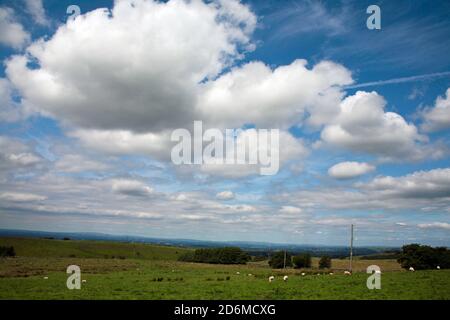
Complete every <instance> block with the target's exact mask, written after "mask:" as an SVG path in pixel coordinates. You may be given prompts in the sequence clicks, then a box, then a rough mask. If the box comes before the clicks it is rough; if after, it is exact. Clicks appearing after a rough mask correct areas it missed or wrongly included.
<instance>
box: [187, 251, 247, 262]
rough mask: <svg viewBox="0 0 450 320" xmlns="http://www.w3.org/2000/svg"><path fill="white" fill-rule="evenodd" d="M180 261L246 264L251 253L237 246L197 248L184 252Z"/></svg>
mask: <svg viewBox="0 0 450 320" xmlns="http://www.w3.org/2000/svg"><path fill="white" fill-rule="evenodd" d="M178 260H179V261H185V262H199V263H212V264H246V263H247V262H248V261H249V260H250V255H248V254H247V253H246V252H244V251H243V250H242V249H240V248H237V247H224V248H207V249H196V250H195V251H193V252H188V253H185V254H183V255H182V256H180V257H179V258H178Z"/></svg>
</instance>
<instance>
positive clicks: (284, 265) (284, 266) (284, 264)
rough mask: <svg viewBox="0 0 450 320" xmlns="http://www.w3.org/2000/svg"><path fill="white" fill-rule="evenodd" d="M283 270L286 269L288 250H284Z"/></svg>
mask: <svg viewBox="0 0 450 320" xmlns="http://www.w3.org/2000/svg"><path fill="white" fill-rule="evenodd" d="M283 269H286V250H284V263H283Z"/></svg>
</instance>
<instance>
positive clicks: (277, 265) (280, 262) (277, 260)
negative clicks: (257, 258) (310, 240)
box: [269, 251, 292, 269]
mask: <svg viewBox="0 0 450 320" xmlns="http://www.w3.org/2000/svg"><path fill="white" fill-rule="evenodd" d="M269 266H270V267H271V268H273V269H281V268H283V267H284V251H278V252H276V253H275V254H273V255H272V257H271V258H270V260H269ZM286 267H292V256H291V254H290V253H289V252H286Z"/></svg>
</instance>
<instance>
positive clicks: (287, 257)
mask: <svg viewBox="0 0 450 320" xmlns="http://www.w3.org/2000/svg"><path fill="white" fill-rule="evenodd" d="M311 258H312V256H311V254H309V253H303V254H299V255H296V256H292V255H291V254H290V253H289V252H284V251H278V252H276V253H275V254H273V255H272V256H271V258H270V259H269V265H270V267H271V268H273V269H281V268H284V267H294V268H296V269H302V268H311ZM319 268H320V269H329V268H331V257H330V256H327V255H325V256H322V257H321V258H320V260H319Z"/></svg>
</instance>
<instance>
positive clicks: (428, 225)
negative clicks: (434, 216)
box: [417, 222, 450, 230]
mask: <svg viewBox="0 0 450 320" xmlns="http://www.w3.org/2000/svg"><path fill="white" fill-rule="evenodd" d="M417 226H418V227H419V228H421V229H444V230H450V223H447V222H432V223H421V224H418V225H417Z"/></svg>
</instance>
